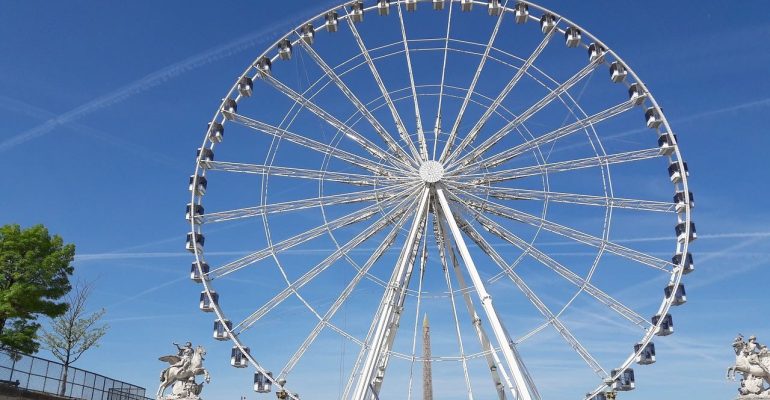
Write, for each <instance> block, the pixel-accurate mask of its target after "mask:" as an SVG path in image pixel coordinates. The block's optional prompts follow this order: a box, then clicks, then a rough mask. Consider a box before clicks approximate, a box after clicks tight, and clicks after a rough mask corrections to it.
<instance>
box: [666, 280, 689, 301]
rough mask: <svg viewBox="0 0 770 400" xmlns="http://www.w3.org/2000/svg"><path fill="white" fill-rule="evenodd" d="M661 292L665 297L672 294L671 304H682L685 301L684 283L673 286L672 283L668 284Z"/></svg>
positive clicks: (669, 296)
mask: <svg viewBox="0 0 770 400" xmlns="http://www.w3.org/2000/svg"><path fill="white" fill-rule="evenodd" d="M663 293H664V294H665V296H666V298H667V299H668V298H671V296H672V295H673V296H674V299H673V301H671V305H672V306H681V305H682V304H684V303H687V292H686V291H685V290H684V285H683V284H681V283H680V284H678V285H676V287H674V285H673V284H669V285H668V286H666V288H665V289H664V290H663Z"/></svg>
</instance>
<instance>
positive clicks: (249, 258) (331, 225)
mask: <svg viewBox="0 0 770 400" xmlns="http://www.w3.org/2000/svg"><path fill="white" fill-rule="evenodd" d="M412 194H413V193H412ZM397 200H399V198H393V199H389V200H385V201H383V202H380V203H378V204H372V205H370V206H367V207H365V208H362V209H360V210H358V211H355V212H352V213H350V214H348V215H346V216H344V217H340V218H337V219H334V220H332V221H329V222H327V223H325V224H323V225H320V226H317V227H315V228H312V229H310V230H308V231H305V232H302V233H300V234H298V235H296V236H292V237H290V238H288V239H286V240H283V241H281V242H280V243H276V244H275V245H272V246H270V247H267V248H264V249H262V250H258V251H255V252H253V253H250V254H248V255H246V256H244V257H241V258H239V259H237V260H235V261H232V262H230V263H227V264H225V265H223V266H221V267H219V268H216V269H214V270H212V271H211V272H209V273H208V275H207V276H208V278H209V279H213V278H221V277H223V276H226V275H228V274H231V273H233V272H235V271H237V270H239V269H241V268H245V267H247V266H249V265H252V264H254V263H256V262H258V261H260V260H263V259H265V258H267V257H270V256H271V255H273V254H277V253H280V252H282V251H285V250H288V249H290V248H292V247H295V246H298V245H300V244H302V243H305V242H308V241H310V240H313V239H315V238H317V237H319V236H321V235H323V234H324V233H326V232H330V231H333V230H336V229H339V228H342V227H344V226H348V225H351V224H355V223H358V222H361V221H364V220H367V219H369V218H371V217H373V216H374V215H376V214H377V213H379V212H380V211H381V210H382V208H383V207H389V206H391V205H392V204H393V203H395V202H396V201H397Z"/></svg>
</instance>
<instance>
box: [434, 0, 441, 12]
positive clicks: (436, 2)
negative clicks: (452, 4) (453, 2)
mask: <svg viewBox="0 0 770 400" xmlns="http://www.w3.org/2000/svg"><path fill="white" fill-rule="evenodd" d="M433 9H434V10H436V11H441V10H443V9H444V0H433Z"/></svg>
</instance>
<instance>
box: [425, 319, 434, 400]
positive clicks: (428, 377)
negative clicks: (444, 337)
mask: <svg viewBox="0 0 770 400" xmlns="http://www.w3.org/2000/svg"><path fill="white" fill-rule="evenodd" d="M422 359H423V362H422V399H423V400H433V376H432V372H431V361H430V325H429V324H428V314H427V313H426V314H425V318H423V320H422Z"/></svg>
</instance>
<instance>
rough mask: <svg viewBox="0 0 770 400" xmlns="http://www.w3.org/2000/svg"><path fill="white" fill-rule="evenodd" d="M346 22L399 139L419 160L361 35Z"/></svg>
mask: <svg viewBox="0 0 770 400" xmlns="http://www.w3.org/2000/svg"><path fill="white" fill-rule="evenodd" d="M347 21H348V26H350V32H351V33H352V34H353V37H354V38H355V40H356V43H357V44H358V48H359V49H360V50H361V54H363V56H364V59H365V60H366V64H367V65H368V66H369V70H371V72H372V76H373V77H374V80H375V81H376V82H377V86H378V87H379V88H380V92H382V98H383V99H384V100H385V103H386V104H387V105H388V109H389V110H390V113H391V115H392V116H393V121H395V123H396V128H397V129H398V133H399V136H401V139H402V140H403V141H404V142H405V143H406V145H407V147H408V148H409V151H410V152H411V153H412V157H414V159H415V160H420V159H421V158H420V153H419V152H418V151H417V148H416V147H415V146H414V143H413V142H412V138H410V137H409V132H408V131H407V129H406V126H405V125H404V121H402V120H401V115H399V113H398V110H396V105H395V103H393V99H391V97H390V92H388V89H387V88H386V87H385V82H383V81H382V77H381V76H380V72H379V71H378V70H377V66H376V65H374V60H373V59H372V56H371V54H369V50H368V49H367V48H366V45H365V44H364V40H363V38H361V34H360V33H359V32H358V29H357V28H356V26H355V24H354V23H353V19H352V18H350V16H349V15H348V18H347Z"/></svg>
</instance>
